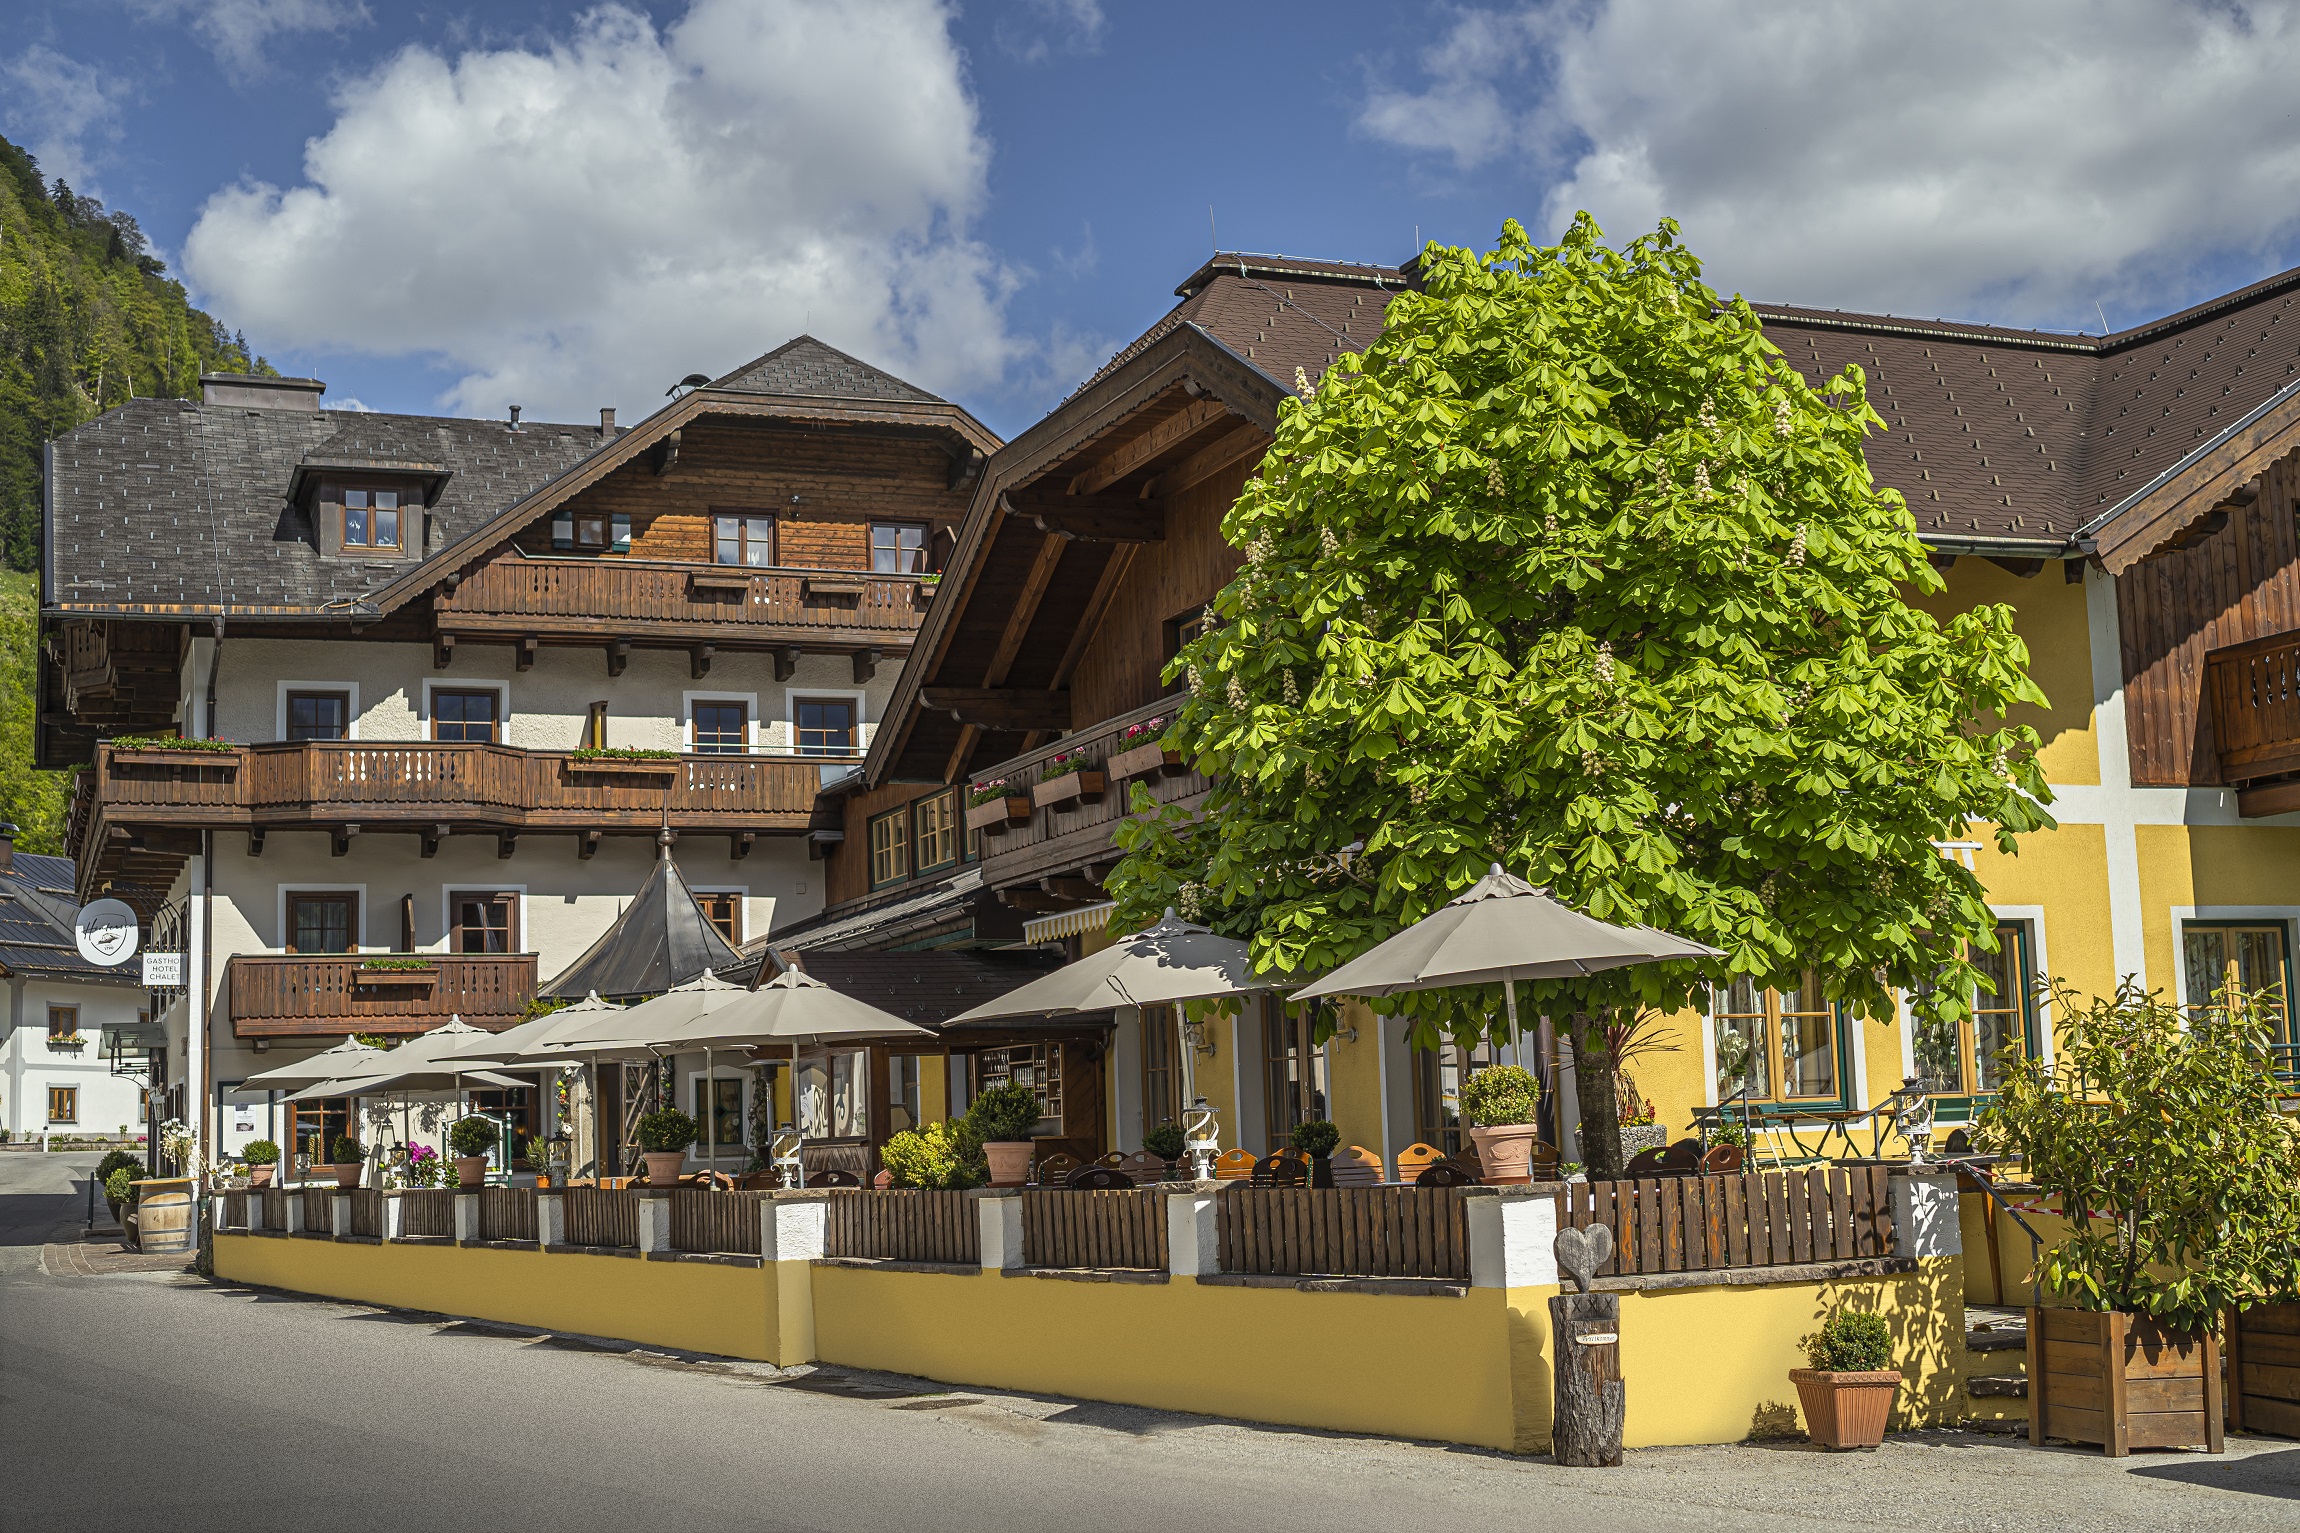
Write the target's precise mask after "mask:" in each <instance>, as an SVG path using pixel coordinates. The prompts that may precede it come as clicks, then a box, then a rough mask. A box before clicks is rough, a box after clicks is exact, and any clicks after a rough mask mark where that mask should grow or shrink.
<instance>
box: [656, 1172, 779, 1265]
mask: <svg viewBox="0 0 2300 1533" xmlns="http://www.w3.org/2000/svg"><path fill="white" fill-rule="evenodd" d="M769 1196H771V1194H769V1193H767V1192H764V1191H756V1192H721V1191H719V1190H717V1189H716V1188H701V1187H682V1188H679V1189H677V1190H676V1191H674V1192H673V1193H672V1194H671V1249H672V1250H674V1251H723V1252H730V1253H733V1254H736V1255H748V1256H756V1255H758V1254H759V1219H760V1212H759V1205H760V1204H761V1203H762V1202H764V1201H765V1200H766V1199H767V1198H768V1197H769Z"/></svg>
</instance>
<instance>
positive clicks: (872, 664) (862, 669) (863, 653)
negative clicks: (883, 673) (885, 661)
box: [854, 649, 880, 687]
mask: <svg viewBox="0 0 2300 1533" xmlns="http://www.w3.org/2000/svg"><path fill="white" fill-rule="evenodd" d="M879 658H880V657H879V652H878V651H877V650H875V649H858V650H856V651H855V653H854V676H855V685H856V686H858V687H859V686H862V685H863V684H864V683H866V682H868V681H869V680H870V679H871V678H872V677H873V676H876V675H877V674H878V663H879Z"/></svg>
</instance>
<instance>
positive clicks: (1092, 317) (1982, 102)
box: [0, 0, 2300, 434]
mask: <svg viewBox="0 0 2300 1533" xmlns="http://www.w3.org/2000/svg"><path fill="white" fill-rule="evenodd" d="M0 17H4V18H5V20H6V22H7V25H6V26H5V27H4V28H0V127H4V128H5V131H7V133H8V134H9V136H10V137H12V138H14V139H16V140H17V141H18V142H21V143H25V144H27V145H29V146H31V147H32V148H34V149H35V151H36V152H38V153H40V154H41V156H42V159H43V163H44V164H45V165H47V166H48V167H49V168H50V170H51V172H52V173H55V172H62V173H65V174H69V175H71V176H72V177H73V179H74V181H75V184H76V185H78V186H79V188H80V189H81V190H84V191H85V190H93V191H95V192H97V193H99V194H100V195H102V196H103V197H104V198H105V199H106V201H107V202H109V203H110V204H112V205H113V206H116V207H124V208H127V209H128V210H130V211H132V212H134V213H135V214H136V215H137V217H138V218H139V219H141V220H142V222H143V224H144V226H145V228H146V229H147V231H148V232H149V233H150V234H151V235H152V236H153V237H154V239H155V241H156V243H157V244H158V245H159V246H160V248H161V249H162V251H163V253H164V254H165V255H166V256H167V257H168V258H169V259H170V261H171V264H172V265H173V266H174V267H175V269H176V270H177V272H178V274H179V275H182V276H184V277H185V278H186V280H187V281H188V282H189V283H190V284H191V286H192V287H193V289H194V291H195V294H196V296H197V297H198V298H199V299H200V300H201V301H202V302H203V303H204V304H206V305H207V306H208V307H209V308H210V309H211V310H212V311H213V312H215V313H216V314H217V315H218V316H219V317H220V318H222V319H223V320H224V321H225V322H226V323H227V324H230V325H233V326H235V327H239V328H244V329H245V331H246V332H247V335H248V338H249V340H250V342H251V343H252V344H254V345H256V346H258V347H259V348H261V349H262V350H263V351H264V352H265V353H266V354H267V355H268V356H269V357H270V358H271V360H272V361H273V362H274V363H275V364H276V365H278V366H280V367H281V368H282V369H283V370H286V371H292V372H310V373H316V374H317V375H319V376H321V377H324V378H326V379H327V381H328V383H329V386H330V396H331V398H332V399H336V400H339V401H340V400H342V399H344V398H346V397H348V398H353V399H357V400H359V401H361V402H362V403H364V404H366V405H367V406H369V407H372V408H382V409H397V410H416V411H430V410H447V411H451V412H455V413H478V414H494V413H499V411H500V409H501V407H502V405H503V404H505V403H508V402H519V403H522V404H524V405H525V406H526V407H527V410H528V412H529V415H530V417H531V418H533V417H537V416H545V417H557V418H581V417H582V416H584V415H587V414H588V412H589V410H590V409H591V408H593V407H595V406H596V405H602V404H614V405H616V406H617V407H618V408H619V409H620V410H621V411H622V412H623V416H624V418H625V419H626V420H629V419H633V418H635V417H637V416H638V415H640V414H643V413H645V411H646V410H647V409H648V408H651V407H652V406H653V404H654V403H656V402H658V401H659V400H660V397H661V391H662V389H663V388H664V387H665V386H666V385H668V384H669V382H670V381H671V380H672V379H674V378H676V377H678V376H680V375H681V374H683V373H685V372H688V371H691V370H699V371H704V372H715V371H718V370H720V369H722V368H724V367H726V366H730V365H732V364H733V363H735V362H738V361H740V360H742V359H743V358H744V357H746V356H748V355H751V354H753V353H755V352H757V351H761V350H764V349H766V348H767V347H769V346H771V345H773V344H776V343H778V342H779V341H781V340H782V339H784V338H786V337H787V335H789V334H791V333H793V332H795V331H797V330H799V329H802V328H803V329H811V330H813V331H814V332H815V333H817V334H821V335H823V336H824V338H826V339H828V340H831V341H833V342H834V343H836V344H840V345H845V346H847V347H849V348H850V349H853V350H856V351H858V352H859V353H861V354H863V355H865V356H867V357H869V358H871V359H872V360H875V361H879V362H881V363H882V364H884V365H887V366H889V367H891V368H892V369H893V370H895V371H897V372H901V373H903V374H905V375H906V376H910V377H913V378H914V379H916V380H917V381H919V382H921V383H924V384H926V385H928V386H930V387H934V388H937V389H939V390H941V391H943V392H945V393H947V394H949V395H950V396H951V397H953V398H956V399H958V400H959V401H961V402H962V403H965V404H967V405H968V406H970V407H971V408H973V409H974V410H975V411H976V412H977V413H978V414H980V415H981V416H982V417H983V418H984V419H985V420H986V421H987V422H988V423H989V424H991V425H992V426H993V427H994V428H996V429H998V430H1000V431H1002V432H1006V433H1009V434H1011V433H1013V432H1015V431H1018V430H1020V429H1022V428H1023V427H1024V426H1026V425H1028V424H1029V423H1030V422H1031V421H1032V420H1034V419H1036V418H1037V417H1038V416H1039V415H1040V414H1041V413H1043V412H1044V410H1045V409H1046V408H1048V407H1049V406H1050V405H1051V404H1053V403H1054V402H1055V401H1057V400H1058V399H1059V398H1060V397H1061V396H1062V395H1063V394H1064V393H1066V392H1067V391H1068V389H1069V388H1070V387H1071V386H1073V385H1074V384H1075V383H1076V382H1077V380H1078V379H1079V378H1080V377H1081V376H1083V375H1084V374H1085V373H1086V372H1087V371H1089V370H1091V368H1092V367H1093V366H1095V365H1096V364H1097V363H1098V362H1099V361H1100V360H1101V359H1102V357H1104V356H1105V355H1107V354H1108V352H1109V351H1111V350H1112V349H1114V348H1115V347H1117V346H1118V345H1121V344H1123V343H1124V342H1125V341H1126V340H1127V339H1129V338H1131V337H1132V336H1133V335H1135V334H1136V333H1138V332H1139V331H1140V330H1141V329H1143V328H1144V327H1145V326H1147V325H1148V324H1149V323H1150V322H1151V321H1152V320H1154V319H1155V318H1156V317H1157V316H1158V315H1159V314H1160V313H1162V312H1163V311H1164V310H1165V308H1166V307H1167V306H1168V305H1169V304H1170V303H1171V302H1172V299H1171V296H1170V290H1171V289H1172V287H1173V286H1174V284H1175V282H1176V281H1177V280H1179V279H1180V278H1181V277H1183V276H1184V275H1186V274H1187V273H1188V272H1189V271H1190V270H1191V269H1192V268H1193V267H1194V266H1195V265H1197V264H1198V263H1199V262H1200V261H1201V260H1203V259H1204V257H1205V255H1206V253H1207V251H1208V249H1209V241H1210V235H1209V229H1208V208H1209V206H1211V207H1212V209H1213V213H1214V219H1215V222H1216V227H1217V229H1218V232H1219V237H1220V240H1221V243H1222V244H1223V245H1224V246H1225V247H1227V248H1244V249H1250V250H1264V251H1270V250H1278V251H1286V252H1290V253H1295V254H1304V255H1319V256H1334V257H1344V258H1353V259H1369V260H1382V261H1396V260H1399V259H1402V258H1403V257H1405V256H1406V255H1407V254H1408V253H1409V252H1410V251H1411V249H1412V247H1413V241H1414V238H1415V235H1416V231H1417V229H1418V231H1419V233H1420V235H1421V236H1422V237H1424V238H1431V239H1439V240H1444V241H1447V242H1452V243H1468V242H1480V241H1486V240H1489V239H1490V237H1491V236H1492V234H1493V232H1494V231H1495V230H1496V228H1497V227H1498V225H1499V223H1500V221H1501V219H1502V218H1504V217H1506V216H1513V215H1514V216H1517V217H1519V218H1522V219H1523V220H1525V221H1526V222H1527V223H1528V224H1530V225H1532V226H1534V227H1535V229H1536V232H1537V233H1549V232H1554V230H1555V228H1556V227H1557V226H1558V223H1559V221H1560V220H1561V219H1562V218H1563V217H1565V216H1566V215H1567V214H1568V213H1570V211H1571V210H1572V208H1573V207H1574V206H1589V207H1592V208H1593V209H1594V210H1596V211H1597V212H1598V214H1599V216H1600V218H1601V219H1602V220H1603V221H1605V222H1606V223H1607V225H1608V226H1609V228H1611V229H1612V230H1613V232H1614V233H1615V234H1617V235H1622V236H1626V235H1627V234H1629V233H1632V232H1635V231H1636V230H1637V229H1640V228H1643V227H1647V226H1649V225H1650V223H1651V221H1652V220H1653V219H1654V218H1655V217H1658V216H1659V215H1660V214H1662V213H1664V212H1666V213H1669V214H1672V215H1674V216H1676V217H1679V218H1680V219H1682V220H1683V221H1684V222H1685V224H1686V227H1687V233H1688V236H1689V238H1690V239H1691V240H1692V242H1693V244H1694V247H1695V248H1696V249H1697V250H1699V251H1701V252H1702V253H1703V254H1704V256H1705V257H1706V258H1707V259H1708V260H1709V262H1710V269H1711V276H1712V279H1713V280H1714V281H1716V282H1717V284H1718V285H1719V286H1721V287H1724V288H1727V289H1743V290H1746V291H1748V292H1749V293H1751V295H1752V296H1757V297H1764V298H1773V299H1782V300H1789V301H1801V302H1810V303H1818V304H1822V305H1825V306H1834V307H1846V308H1856V307H1858V308H1874V309H1881V310H1889V311H1892V312H1898V313H1913V314H1950V315H1959V316H1965V317H1971V318H1983V319H1992V320H1998V321H2002V322H2011V323H2025V324H2035V325H2040V326H2046V327H2054V328H2064V329H2090V330H2098V329H2099V328H2100V326H2101V323H2102V321H2103V319H2105V320H2106V321H2107V322H2108V323H2109V324H2111V325H2112V326H2122V325H2125V324H2129V323H2133V322H2136V321H2138V320H2141V319H2145V318H2148V317H2152V316H2153V315H2155V314H2158V313H2162V312H2165V311H2167V310H2168V309H2171V308H2174V307H2178V306H2179V305H2181V304H2183V303H2186V302H2190V301H2194V300H2195V299H2198V298H2201V297H2205V296H2209V295H2210V294H2212V293H2214V292H2217V291H2220V290H2222V289H2224V288H2225V287H2227V286H2231V285H2234V284H2236V283H2239V282H2242V281H2245V280H2249V279H2251V278H2253V277H2256V276H2259V275H2263V274H2265V273H2267V272H2269V271H2274V270H2277V269H2280V268H2281V267H2283V266H2284V265H2286V264H2289V263H2290V262H2291V261H2292V259H2293V257H2294V251H2295V245H2296V241H2295V239H2294V229H2293V214H2294V211H2295V210H2300V197H2296V196H2295V195H2294V194H2295V192H2300V184H2296V183H2300V155H2295V153H2294V149H2295V139H2300V119H2296V117H2295V113H2294V111H2293V110H2291V109H2288V108H2286V107H2284V106H2282V105H2280V104H2279V102H2280V101H2281V100H2282V99H2283V98H2285V97H2287V96H2289V94H2290V93H2289V92H2288V90H2286V89H2285V87H2284V86H2283V84H2282V83H2281V82H2282V81H2285V80H2288V79H2289V78H2291V74H2292V69H2293V66H2294V64H2295V63H2300V58H2295V54H2300V29H2296V28H2295V27H2294V26H2293V25H2292V24H2291V21H2290V17H2289V14H2288V11H2287V8H2286V7H2284V6H2281V5H2278V6H2252V7H2230V6H2226V5H2213V6H2209V7H2203V6H2200V7H2197V8H2194V9H2190V8H2187V7H2182V6H2174V5H2164V4H2150V3H2142V0H2094V3H2089V4H2078V3H2077V0H2035V3H2033V4H2031V5H2028V6H2024V7H2022V8H2020V9H2019V11H2018V13H2017V14H2008V13H2006V12H2005V11H2004V10H2003V9H2002V8H1999V7H1991V6H1982V5H1967V4H1964V3H1962V0H1942V3H1941V4H1939V5H1936V6H1930V7H1924V8H1910V9H1908V10H1902V11H1894V12H1888V11H1885V10H1884V9H1883V8H1878V7H1872V6H1855V5H1848V4H1838V3H1830V0H1796V3H1790V0H1784V3H1781V4H1774V5H1767V6H1764V7H1762V8H1750V9H1747V10H1744V11H1739V12H1736V10H1735V8H1733V7H1730V6H1719V5H1694V4H1689V3H1672V0H1561V3H1555V4H1507V3H1493V4H1484V5H1476V4H1469V5H1460V6H1426V7H1425V6H1396V5H1373V4H1354V3H1329V4H1322V5H1279V4H1261V3H1252V0H1247V3H1239V0H1231V3H1227V4H1198V3H1184V0H1163V3H1159V4H1155V5H1151V4H1132V3H1123V0H1099V3H1098V0H1010V3H992V0H976V3H972V4H968V5H966V6H964V7H963V8H956V7H951V6H947V5H943V4H938V3H936V0H885V3H884V4H879V5H871V6H845V5H831V4H828V3H817V0H777V3H768V0H680V3H665V4H656V5H652V6H644V7H638V6H626V7H613V6H610V7H577V6H568V5H559V4H547V3H526V0H506V3H490V4H483V5H465V6H461V7H435V6H430V5H424V4H412V5H387V4H382V3H376V0H369V3H367V4H364V5H363V4H360V3H357V0H71V3H62V0H53V3H51V0H0ZM1984 40H1985V41H1986V42H1987V44H1988V46H1986V47H1976V46H1975V44H1976V41H1984ZM2233 101H2245V102H2248V103H2251V105H2248V106H2247V107H2246V109H2245V110H2244V111H2241V112H2235V111H2231V110H2229V103H2231V102H2233Z"/></svg>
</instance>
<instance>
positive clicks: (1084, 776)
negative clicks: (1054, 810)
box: [1030, 750, 1109, 809]
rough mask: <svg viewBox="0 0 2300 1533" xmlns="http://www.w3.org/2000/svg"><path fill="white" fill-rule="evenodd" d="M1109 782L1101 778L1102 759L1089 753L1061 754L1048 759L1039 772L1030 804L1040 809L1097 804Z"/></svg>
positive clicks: (1069, 752) (1080, 751)
mask: <svg viewBox="0 0 2300 1533" xmlns="http://www.w3.org/2000/svg"><path fill="white" fill-rule="evenodd" d="M1108 787H1109V780H1108V779H1107V778H1105V777H1104V776H1103V774H1102V758H1101V757H1099V756H1097V755H1095V754H1094V752H1092V751H1088V750H1077V751H1063V752H1061V753H1059V754H1058V755H1054V756H1050V757H1048V758H1047V760H1046V764H1045V765H1044V766H1041V767H1040V768H1039V769H1038V783H1037V786H1035V787H1033V788H1032V789H1031V790H1030V801H1031V802H1032V803H1033V804H1036V805H1037V806H1038V807H1040V808H1041V809H1043V808H1047V807H1049V806H1052V805H1060V804H1078V803H1086V804H1099V803H1101V802H1102V794H1103V792H1104V790H1105V789H1107V788H1108Z"/></svg>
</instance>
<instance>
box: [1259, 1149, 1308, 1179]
mask: <svg viewBox="0 0 2300 1533" xmlns="http://www.w3.org/2000/svg"><path fill="white" fill-rule="evenodd" d="M1253 1182H1254V1185H1255V1186H1257V1187H1307V1186H1309V1185H1310V1157H1309V1156H1307V1155H1304V1154H1303V1153H1302V1152H1301V1151H1300V1150H1297V1149H1294V1148H1293V1147H1292V1146H1288V1147H1287V1148H1285V1149H1283V1150H1279V1151H1277V1152H1276V1153H1274V1154H1270V1155H1265V1156H1263V1157H1262V1158H1261V1159H1260V1160H1258V1161H1255V1162H1254V1175H1253Z"/></svg>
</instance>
